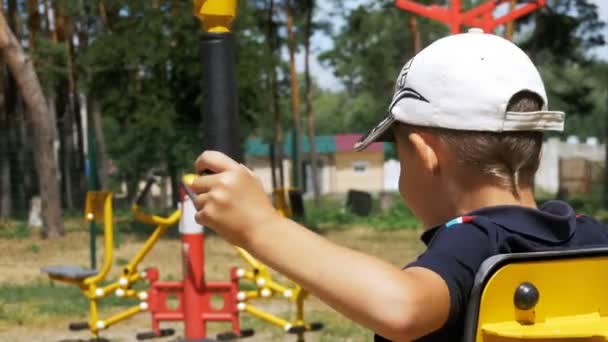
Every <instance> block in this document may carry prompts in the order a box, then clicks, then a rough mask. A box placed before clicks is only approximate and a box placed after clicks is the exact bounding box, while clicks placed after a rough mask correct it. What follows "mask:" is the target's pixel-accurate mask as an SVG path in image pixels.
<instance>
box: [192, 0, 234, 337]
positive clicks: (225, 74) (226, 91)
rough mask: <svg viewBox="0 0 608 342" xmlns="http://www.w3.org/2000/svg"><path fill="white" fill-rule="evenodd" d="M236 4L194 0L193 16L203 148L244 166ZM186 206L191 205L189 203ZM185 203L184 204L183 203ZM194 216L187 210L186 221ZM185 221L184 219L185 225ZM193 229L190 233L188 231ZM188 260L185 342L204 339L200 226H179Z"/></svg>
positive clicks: (228, 1)
mask: <svg viewBox="0 0 608 342" xmlns="http://www.w3.org/2000/svg"><path fill="white" fill-rule="evenodd" d="M236 5H237V2H236V0H194V14H195V16H197V17H198V18H199V19H201V21H202V25H203V31H204V32H203V34H202V35H201V41H200V47H201V69H202V70H201V73H202V78H201V80H202V82H201V86H202V95H203V105H202V108H201V112H202V113H201V114H202V121H203V133H204V137H203V148H204V150H215V151H220V152H223V153H225V154H226V155H228V156H230V157H232V158H233V159H235V160H237V161H239V162H242V161H243V152H242V148H241V144H240V129H239V117H238V111H237V107H238V106H237V103H238V101H237V92H236V76H235V55H234V36H233V34H232V33H231V32H230V30H231V25H232V21H233V20H234V17H235V16H236ZM186 186H187V185H186ZM184 203H186V202H184ZM184 205H185V204H184ZM186 215H187V216H189V217H192V221H193V216H194V215H193V214H187V213H186V211H184V214H183V217H182V219H183V220H184V219H186V220H187V219H188V218H187V217H186ZM184 222H185V221H184ZM189 227H190V228H193V229H187V228H189ZM180 232H181V235H182V246H183V257H184V293H183V301H182V302H183V305H184V308H183V310H184V338H185V340H184V341H189V342H191V341H205V340H207V339H206V337H207V336H206V327H205V321H204V320H203V317H202V314H203V308H202V299H203V296H204V295H205V293H206V284H205V274H204V267H205V257H204V242H205V238H204V236H205V234H204V229H203V228H202V227H198V226H197V225H196V223H195V222H190V223H189V224H186V223H184V225H183V227H182V226H181V225H180Z"/></svg>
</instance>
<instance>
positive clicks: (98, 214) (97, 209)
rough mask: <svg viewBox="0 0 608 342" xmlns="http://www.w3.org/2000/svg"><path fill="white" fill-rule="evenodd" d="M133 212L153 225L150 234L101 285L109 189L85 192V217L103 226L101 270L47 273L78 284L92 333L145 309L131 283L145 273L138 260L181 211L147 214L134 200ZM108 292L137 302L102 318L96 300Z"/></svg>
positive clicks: (108, 264) (109, 257)
mask: <svg viewBox="0 0 608 342" xmlns="http://www.w3.org/2000/svg"><path fill="white" fill-rule="evenodd" d="M131 211H132V212H133V216H134V218H135V219H136V220H137V221H140V222H143V223H147V224H153V225H156V228H155V229H154V231H153V232H152V234H151V235H150V236H149V237H148V239H147V240H146V242H145V243H144V244H143V246H142V247H141V248H140V249H139V250H138V251H137V253H136V254H135V256H133V258H132V259H131V260H130V261H129V263H128V264H127V265H126V266H124V267H123V269H122V274H121V276H120V277H119V278H118V279H117V280H116V281H114V282H111V283H109V284H106V285H105V286H102V285H101V283H102V282H103V281H104V280H105V279H106V277H107V275H108V273H109V272H110V269H111V268H112V264H113V253H114V236H113V235H114V227H113V224H112V221H113V213H112V193H111V192H88V193H87V197H86V203H85V218H86V220H88V221H94V222H97V223H103V226H104V251H105V253H104V259H103V264H102V267H101V270H100V271H99V272H98V273H97V274H96V275H94V276H91V277H88V278H84V279H82V280H74V279H67V278H61V277H55V276H50V278H51V279H53V280H57V281H62V282H67V283H70V284H74V285H78V286H79V287H80V289H81V291H82V293H83V295H84V296H85V297H86V298H87V299H88V300H89V320H88V324H89V330H90V331H91V333H92V334H93V335H95V337H98V336H99V332H100V331H101V330H103V329H107V328H109V327H110V326H112V325H114V324H116V323H118V322H120V321H124V320H126V319H129V318H131V317H133V316H135V315H136V314H138V313H141V312H144V311H146V310H147V309H148V305H147V302H146V299H147V292H145V291H141V292H137V291H135V290H133V289H132V288H131V287H132V286H133V284H135V283H137V282H138V281H140V280H142V279H144V277H145V274H143V273H141V272H139V271H138V269H137V267H138V265H139V263H141V261H142V260H143V259H144V258H145V256H146V255H147V254H148V252H150V250H151V249H152V248H153V247H154V245H155V244H156V242H158V240H159V239H160V237H161V236H163V235H164V234H165V233H166V231H167V229H168V228H169V227H171V226H174V225H176V224H177V222H178V221H179V219H180V217H181V215H182V211H181V210H180V209H178V210H176V211H174V212H173V213H172V214H171V215H170V216H169V217H161V216H156V215H148V214H145V213H143V212H141V210H140V207H139V206H138V205H137V204H134V205H133V206H132V207H131ZM112 294H115V295H116V296H118V297H120V298H131V299H138V300H140V301H141V302H140V303H139V304H137V305H133V306H131V307H130V308H128V309H125V310H123V311H121V312H118V313H116V314H114V315H112V316H110V317H108V318H106V319H100V317H99V300H100V299H103V298H106V297H108V296H110V295H112Z"/></svg>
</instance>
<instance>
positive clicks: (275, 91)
mask: <svg viewBox="0 0 608 342" xmlns="http://www.w3.org/2000/svg"><path fill="white" fill-rule="evenodd" d="M273 16H274V0H270V5H269V6H268V32H267V39H266V41H267V42H268V46H269V48H270V53H271V56H272V59H273V60H274V59H275V58H277V57H278V52H277V51H278V36H277V31H276V23H275V22H274V19H273ZM270 64H271V66H270V83H271V84H270V88H271V92H272V100H271V102H272V122H273V124H272V126H273V128H274V131H273V137H272V144H271V146H272V147H273V148H274V151H272V152H274V153H271V156H270V157H271V158H272V161H271V164H272V165H274V167H278V171H279V172H278V177H277V179H276V180H275V184H273V189H275V188H276V187H280V188H282V187H284V186H285V179H284V175H285V172H284V170H283V123H282V120H281V108H280V106H279V82H278V79H277V78H278V76H277V70H276V63H270ZM273 177H276V175H275V176H273Z"/></svg>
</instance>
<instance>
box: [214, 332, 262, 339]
mask: <svg viewBox="0 0 608 342" xmlns="http://www.w3.org/2000/svg"><path fill="white" fill-rule="evenodd" d="M254 334H255V331H254V330H253V329H242V330H241V331H240V333H239V334H236V333H235V332H234V331H227V332H225V333H219V334H217V339H218V341H230V340H236V339H239V338H246V337H251V336H253V335H254Z"/></svg>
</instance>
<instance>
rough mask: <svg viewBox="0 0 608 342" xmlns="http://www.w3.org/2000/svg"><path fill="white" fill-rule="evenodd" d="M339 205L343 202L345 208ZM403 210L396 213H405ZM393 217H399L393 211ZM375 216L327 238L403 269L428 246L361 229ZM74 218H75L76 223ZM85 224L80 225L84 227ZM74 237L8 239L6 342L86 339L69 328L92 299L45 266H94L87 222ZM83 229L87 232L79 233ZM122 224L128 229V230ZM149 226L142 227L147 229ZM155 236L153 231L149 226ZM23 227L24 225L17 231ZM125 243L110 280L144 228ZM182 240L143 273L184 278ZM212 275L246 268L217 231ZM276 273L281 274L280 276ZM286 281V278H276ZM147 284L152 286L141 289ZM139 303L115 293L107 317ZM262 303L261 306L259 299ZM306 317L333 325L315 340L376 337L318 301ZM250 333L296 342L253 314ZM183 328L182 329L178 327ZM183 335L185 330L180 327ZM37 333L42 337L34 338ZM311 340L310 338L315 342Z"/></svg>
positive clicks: (115, 330) (407, 233) (283, 309)
mask: <svg viewBox="0 0 608 342" xmlns="http://www.w3.org/2000/svg"><path fill="white" fill-rule="evenodd" d="M338 204H339V203H337V204H336V205H338ZM399 210H400V209H396V212H397V213H399ZM387 214H388V215H392V216H393V217H395V216H397V215H398V214H396V213H390V211H389V212H387ZM369 219H370V218H358V217H350V218H349V220H351V221H350V222H351V224H350V225H345V226H344V227H343V228H342V229H339V228H341V227H336V228H334V229H327V228H324V229H323V230H322V231H321V233H322V234H323V235H324V236H325V237H326V238H328V239H330V240H332V241H335V242H337V243H340V244H342V245H345V246H347V247H349V248H353V249H355V250H360V251H365V252H367V253H370V254H375V255H378V256H379V257H381V258H383V259H385V260H387V261H389V262H391V263H393V264H395V265H398V266H402V265H404V264H406V263H407V262H408V261H410V260H412V259H413V258H414V257H415V255H417V254H418V253H419V252H420V250H421V248H422V245H421V244H420V242H419V241H418V236H419V231H417V230H414V229H400V230H390V229H384V228H380V229H370V228H369V227H367V228H366V227H363V226H357V224H358V223H360V222H365V220H369ZM70 220H72V219H70ZM117 221H118V222H123V225H125V224H127V223H128V222H129V220H128V217H118V218H117ZM78 223H80V225H77V224H78ZM66 227H70V229H67V234H66V236H65V237H64V238H62V239H54V240H41V239H40V238H39V236H38V235H37V234H23V235H21V237H18V238H17V237H15V236H16V233H13V234H8V235H7V236H10V238H7V237H0V340H3V341H4V340H7V341H14V340H28V339H29V340H39V338H40V336H45V340H52V341H54V340H61V339H66V338H73V337H74V336H78V338H85V337H86V336H87V334H86V331H85V332H79V333H78V334H80V335H74V334H75V333H73V332H69V331H67V330H66V329H65V326H66V325H67V323H68V322H73V321H82V320H86V319H87V317H88V316H87V311H88V309H87V308H88V302H87V300H86V299H85V298H84V297H83V296H82V294H81V293H80V291H79V289H78V288H77V287H74V286H70V285H64V284H61V283H52V282H50V281H49V280H48V279H47V278H46V277H44V276H43V275H41V274H40V271H39V269H40V267H42V266H45V265H59V264H76V265H82V266H87V264H88V261H89V259H88V258H89V252H88V227H87V226H86V225H84V224H82V219H73V222H72V221H70V222H69V223H68V222H66ZM78 227H79V228H78ZM120 227H122V226H120ZM143 228H146V226H142V229H143ZM147 228H148V232H150V231H151V228H150V227H149V226H148V227H147ZM15 229H16V228H15ZM121 234H122V239H123V243H122V244H121V246H120V247H116V249H115V251H114V259H113V261H114V264H113V269H112V271H111V272H110V277H109V279H116V277H117V276H118V275H119V274H120V271H121V266H123V265H124V264H125V263H126V262H128V260H130V259H131V258H132V257H133V255H135V253H136V252H137V250H138V249H139V248H140V247H141V245H142V241H143V239H144V238H145V236H146V235H145V234H143V230H142V231H139V232H138V231H137V230H135V229H133V230H123V231H122V232H121ZM97 245H98V249H97V250H98V256H99V257H100V258H101V257H102V254H103V248H102V235H101V234H100V235H99V236H98V238H97ZM180 250H181V243H180V241H179V239H177V238H171V237H168V238H163V239H161V240H160V241H159V242H158V244H157V245H156V246H155V247H154V249H153V250H152V251H151V252H150V254H149V255H147V256H146V258H145V259H144V261H143V262H142V264H141V267H140V268H141V269H143V268H145V267H148V266H154V267H158V269H159V270H160V277H161V279H163V280H168V281H171V280H173V281H179V280H180V279H181V277H182V270H181V255H180ZM205 250H206V267H205V271H206V277H207V279H208V280H228V278H229V269H230V267H233V266H238V267H243V266H245V265H244V264H243V261H242V260H241V259H239V258H238V256H237V254H236V253H235V251H234V249H233V248H232V246H230V245H228V244H227V243H226V242H225V241H223V240H222V239H220V238H219V237H217V236H215V235H213V234H209V235H208V236H207V237H206V242H205ZM275 275H276V274H275ZM276 276H277V278H278V280H279V281H281V282H283V280H284V279H283V278H282V277H280V276H278V275H276ZM141 285H142V286H143V287H145V286H146V284H145V283H142V284H141ZM240 287H241V289H242V290H252V289H254V288H255V287H254V285H253V284H251V283H248V282H242V283H241V284H240ZM133 303H134V302H133V301H126V300H121V299H118V298H116V297H114V296H110V297H108V298H106V299H104V300H103V301H102V305H101V314H102V316H103V317H107V316H108V315H109V314H112V313H115V312H118V311H121V310H122V309H124V308H126V307H127V306H129V305H132V304H133ZM256 305H258V304H257V301H256ZM259 306H260V307H261V308H262V309H264V310H266V311H269V312H272V313H274V314H276V315H279V316H281V317H286V318H288V317H290V316H291V314H293V310H294V309H293V306H292V305H291V304H290V303H288V302H286V301H284V300H280V299H276V300H270V301H266V300H262V301H260V302H259ZM306 315H307V319H308V321H310V322H314V321H320V322H322V323H323V324H324V325H325V329H324V330H323V331H322V332H319V333H314V336H315V337H314V338H311V340H313V341H369V340H370V339H371V333H370V332H369V331H367V330H366V329H363V328H361V327H360V326H358V325H356V324H354V323H352V322H351V321H349V320H347V319H345V318H343V317H342V316H340V315H339V314H337V313H335V311H333V310H332V309H330V308H329V307H327V306H326V305H324V304H322V303H321V302H320V301H318V300H317V299H314V298H310V300H308V301H307V302H306ZM241 322H242V326H243V328H253V329H255V330H256V336H257V337H254V338H252V339H251V341H252V342H253V341H273V340H274V341H295V339H293V338H292V337H290V338H287V337H285V335H284V333H283V331H282V329H280V328H278V327H275V326H271V325H269V324H266V323H264V322H262V321H261V320H259V319H257V318H254V317H251V316H249V315H246V314H245V315H242V318H241ZM149 324H150V323H149V315H147V314H140V315H138V316H136V317H135V318H133V319H132V320H128V321H126V322H121V323H120V324H117V325H116V326H114V327H112V328H110V329H109V330H108V331H107V332H105V333H104V337H111V338H112V341H123V340H124V341H130V340H132V337H133V332H134V331H136V330H138V331H141V330H142V329H146V327H149ZM176 328H177V329H181V325H180V324H176ZM209 329H210V330H209V331H210V332H213V333H215V332H222V331H226V330H229V326H227V325H225V324H220V323H218V324H213V325H211V326H210V328H209ZM178 331H179V330H178ZM34 336H35V337H34ZM307 340H308V339H307Z"/></svg>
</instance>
